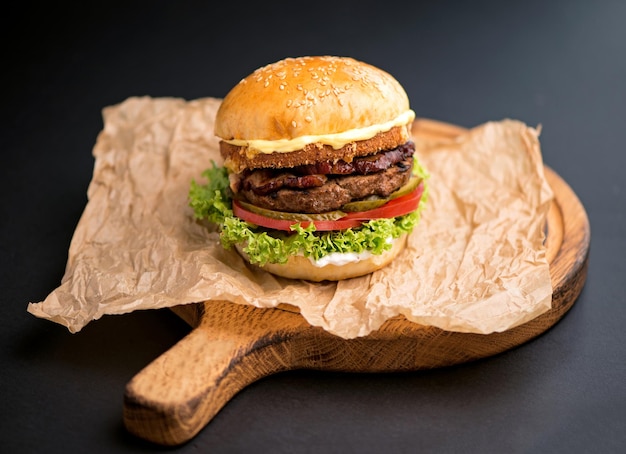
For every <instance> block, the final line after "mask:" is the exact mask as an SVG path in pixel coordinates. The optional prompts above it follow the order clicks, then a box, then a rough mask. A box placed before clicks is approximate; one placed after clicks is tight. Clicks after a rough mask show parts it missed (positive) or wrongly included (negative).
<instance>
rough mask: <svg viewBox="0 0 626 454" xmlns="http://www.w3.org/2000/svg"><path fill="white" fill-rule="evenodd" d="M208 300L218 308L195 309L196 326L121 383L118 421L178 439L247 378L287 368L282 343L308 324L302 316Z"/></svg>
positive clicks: (138, 431) (161, 439)
mask: <svg viewBox="0 0 626 454" xmlns="http://www.w3.org/2000/svg"><path fill="white" fill-rule="evenodd" d="M213 303H214V304H213ZM212 306H214V307H215V308H216V309H218V310H215V311H211V313H210V314H208V313H205V314H202V316H199V320H200V322H199V325H198V326H197V327H196V328H194V329H193V330H192V331H191V332H190V333H189V334H188V335H187V336H186V337H184V338H183V339H182V340H180V341H179V342H178V343H177V344H176V345H174V347H172V348H171V349H170V350H168V351H167V352H165V353H164V354H163V355H161V356H160V357H158V358H157V359H156V360H154V361H153V362H152V363H150V364H149V365H148V366H146V367H145V368H144V369H143V370H142V371H140V372H139V373H138V374H137V375H136V376H135V377H134V378H133V379H132V380H131V381H130V382H129V383H128V384H127V386H126V392H125V394H124V423H125V425H126V427H127V428H128V430H129V431H130V432H132V433H134V434H135V435H138V436H140V437H142V438H144V439H148V440H150V441H153V442H155V443H159V444H163V445H177V444H180V443H182V442H185V441H187V440H189V439H190V438H191V437H193V436H194V435H196V434H197V433H198V432H199V431H200V430H201V429H202V428H203V427H205V426H206V424H207V422H208V421H209V420H211V419H212V418H213V417H214V416H215V414H217V412H219V410H220V409H221V408H222V407H223V406H224V405H225V404H226V403H227V402H228V401H229V400H230V399H231V398H232V397H233V396H234V395H235V394H236V393H238V392H239V391H240V390H241V389H243V388H244V387H246V386H247V385H249V384H250V383H252V382H254V381H256V380H258V379H260V378H262V377H264V376H267V375H270V374H273V373H276V372H280V371H283V370H289V369H292V368H294V359H293V357H292V356H293V355H292V353H291V352H292V349H291V348H290V346H289V343H290V341H291V340H293V339H294V338H297V337H298V335H299V334H302V333H304V332H306V331H307V330H308V329H309V328H310V326H309V325H308V323H306V322H305V321H304V319H303V318H302V317H300V316H298V315H297V314H295V313H293V314H292V313H289V312H285V311H277V310H263V309H257V308H254V307H250V306H244V305H237V304H232V303H228V304H223V303H222V302H220V301H214V302H212ZM276 317H278V318H277V319H276V320H274V319H275V318H276ZM285 318H287V319H288V320H290V321H291V323H287V324H285ZM276 327H280V328H279V329H278V328H276Z"/></svg>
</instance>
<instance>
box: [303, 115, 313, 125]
mask: <svg viewBox="0 0 626 454" xmlns="http://www.w3.org/2000/svg"><path fill="white" fill-rule="evenodd" d="M304 119H305V120H306V121H307V122H308V123H311V122H312V121H313V118H311V117H310V116H309V115H307V116H306V117H304Z"/></svg>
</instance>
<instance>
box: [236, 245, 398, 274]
mask: <svg viewBox="0 0 626 454" xmlns="http://www.w3.org/2000/svg"><path fill="white" fill-rule="evenodd" d="M406 242H407V235H402V236H401V237H399V238H397V239H396V240H394V242H393V245H392V247H391V249H389V250H388V251H385V252H383V253H382V254H381V255H373V256H371V257H369V258H367V259H365V260H361V261H358V262H351V263H347V264H345V265H332V264H330V265H326V266H323V267H317V266H315V265H314V264H313V263H312V262H311V261H310V260H309V259H308V258H306V257H303V256H301V255H293V256H291V257H289V260H288V261H287V263H285V264H282V265H279V264H273V263H269V264H266V265H265V266H262V267H261V268H262V269H263V270H265V271H268V272H270V273H272V274H275V275H277V276H282V277H286V278H289V279H305V280H308V281H314V282H321V281H326V280H328V281H341V280H343V279H350V278H353V277H359V276H364V275H366V274H369V273H372V272H374V271H376V270H379V269H381V268H383V267H384V266H387V265H388V264H389V263H391V262H392V261H393V260H394V259H395V258H396V257H397V256H398V254H400V253H401V252H402V251H403V250H404V248H405V247H406ZM237 251H238V252H239V253H240V254H241V256H242V257H243V258H244V259H245V260H248V257H247V255H246V253H245V252H243V249H242V247H241V246H239V245H237Z"/></svg>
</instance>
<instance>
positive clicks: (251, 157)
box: [220, 126, 410, 173]
mask: <svg viewBox="0 0 626 454" xmlns="http://www.w3.org/2000/svg"><path fill="white" fill-rule="evenodd" d="M409 139H410V136H409V132H408V129H407V128H406V127H405V126H397V127H395V128H392V129H390V130H389V131H386V132H381V133H378V134H376V135H375V136H374V137H372V138H371V139H368V140H360V141H357V142H350V143H349V144H347V145H345V146H343V147H342V148H338V149H334V148H333V147H331V146H330V145H323V144H321V143H312V144H309V145H306V146H305V147H304V148H303V149H301V150H296V151H292V152H289V153H271V154H268V153H248V152H247V149H246V148H245V147H238V146H236V145H231V144H229V143H227V142H220V152H221V155H222V157H223V158H224V165H225V166H226V168H228V169H229V170H230V171H232V172H236V173H238V172H241V171H242V170H244V169H258V168H283V167H295V166H299V165H306V164H314V163H316V162H320V161H337V160H338V159H342V160H344V161H346V162H350V161H352V159H354V158H355V157H358V156H367V155H370V154H374V153H378V152H379V151H381V150H391V149H393V148H396V147H399V146H400V145H402V144H404V143H406V142H407V141H408V140H409Z"/></svg>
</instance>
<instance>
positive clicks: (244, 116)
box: [215, 56, 409, 140]
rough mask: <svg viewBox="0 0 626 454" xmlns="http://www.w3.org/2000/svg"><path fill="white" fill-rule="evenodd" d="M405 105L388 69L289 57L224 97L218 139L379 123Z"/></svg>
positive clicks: (217, 122) (321, 58)
mask: <svg viewBox="0 0 626 454" xmlns="http://www.w3.org/2000/svg"><path fill="white" fill-rule="evenodd" d="M407 110H409V99H408V96H407V94H406V92H405V91H404V89H403V88H402V86H401V85H400V83H399V82H398V81H397V80H396V79H394V78H393V77H392V76H391V75H389V74H388V73H386V72H385V71H382V70H381V69H378V68H376V67H374V66H371V65H369V64H367V63H363V62H360V61H357V60H354V59H352V58H348V57H332V56H319V57H299V58H287V59H284V60H281V61H278V62H276V63H272V64H269V65H267V66H264V67H262V68H259V69H257V70H256V71H254V72H253V73H252V74H250V75H249V76H248V77H246V78H245V79H243V80H242V81H241V82H239V84H237V85H236V86H235V87H234V88H233V89H232V90H231V91H230V92H229V93H228V94H227V95H226V97H225V98H224V100H223V102H222V104H221V105H220V108H219V109H218V112H217V116H216V119H215V135H217V136H218V137H220V138H222V139H227V140H230V139H242V140H281V139H294V138H297V137H301V136H308V135H322V134H335V133H340V132H344V131H348V130H351V129H357V128H364V127H368V126H372V125H379V124H383V123H386V122H389V121H391V120H393V119H394V118H397V117H398V116H399V115H400V114H402V113H404V112H406V111H407Z"/></svg>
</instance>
